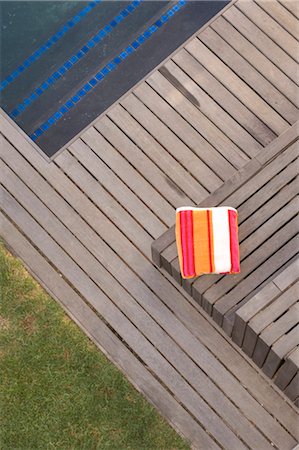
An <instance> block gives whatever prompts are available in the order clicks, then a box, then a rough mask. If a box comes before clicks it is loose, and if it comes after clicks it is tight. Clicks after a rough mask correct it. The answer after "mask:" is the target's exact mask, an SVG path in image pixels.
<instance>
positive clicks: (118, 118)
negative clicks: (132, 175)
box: [95, 95, 207, 205]
mask: <svg viewBox="0 0 299 450" xmlns="http://www.w3.org/2000/svg"><path fill="white" fill-rule="evenodd" d="M130 99H136V97H133V96H131V95H130V96H128V97H127V102H129V100H130ZM136 102H138V100H137V99H136ZM134 110H135V114H137V115H138V107H136V105H135V106H134ZM146 113H148V114H149V115H150V111H148V110H147V108H145V107H144V108H143V110H142V114H141V116H142V117H143V118H145V117H146ZM149 122H150V123H152V122H153V126H154V125H156V124H157V126H158V124H160V122H159V120H158V119H157V118H156V117H155V116H154V115H152V116H150V117H149ZM108 124H109V127H108ZM113 124H115V125H114V127H113ZM95 128H97V129H98V130H99V131H100V132H101V133H102V134H103V135H104V136H105V137H106V138H108V139H109V140H111V142H112V143H113V144H114V145H115V146H116V148H117V149H118V151H119V152H123V153H125V154H126V157H127V158H130V162H131V163H132V164H133V163H134V164H138V169H139V171H140V172H141V173H142V174H143V176H148V177H150V180H152V182H153V181H154V180H155V179H156V178H157V186H158V187H159V190H161V191H162V192H166V195H165V196H167V197H169V200H170V201H171V203H172V204H174V205H178V204H180V202H182V201H187V198H188V199H189V198H190V200H188V201H198V199H200V198H202V197H201V195H204V194H206V192H207V191H203V192H201V189H200V188H199V186H198V182H197V180H196V179H194V178H193V177H192V176H187V174H189V175H190V173H189V171H187V170H185V169H184V166H183V165H182V161H183V160H184V159H185V154H184V153H181V152H180V154H181V158H182V161H181V160H177V159H176V157H178V156H179V153H176V148H177V145H173V143H172V141H171V138H170V137H169V145H168V147H167V148H165V147H163V146H162V145H161V144H160V143H159V142H158V141H157V140H156V139H154V138H153V136H152V135H151V134H149V133H148V132H147V131H146V130H145V129H144V128H143V127H142V126H141V125H140V124H139V122H137V121H136V120H135V119H134V118H133V116H131V115H130V114H129V113H128V112H127V111H126V110H125V109H124V108H123V107H122V106H121V105H116V106H115V107H114V108H113V109H112V110H111V111H110V112H109V118H108V116H105V117H103V118H102V119H101V120H100V121H98V122H97V123H95ZM169 134H170V132H169ZM177 141H178V142H181V141H179V139H177ZM181 144H182V147H184V146H183V143H181ZM180 150H181V151H182V149H180ZM188 153H190V151H189V152H188ZM144 155H146V157H147V158H146V157H145V156H144ZM145 158H146V161H144V162H143V160H144V159H145ZM132 159H133V161H131V160H132ZM186 159H187V158H186ZM195 162H196V158H195V157H194V161H193V163H194V164H195ZM190 166H191V165H190ZM157 171H158V172H160V173H159V176H157V175H156V172H157Z"/></svg>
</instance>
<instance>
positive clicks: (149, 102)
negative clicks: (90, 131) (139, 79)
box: [111, 85, 222, 200]
mask: <svg viewBox="0 0 299 450" xmlns="http://www.w3.org/2000/svg"><path fill="white" fill-rule="evenodd" d="M135 92H136V91H135ZM140 99H141V100H140ZM142 102H143V103H144V104H143V103H142ZM122 105H123V106H124V108H126V110H127V111H128V112H129V113H130V114H131V115H132V116H133V117H134V118H135V119H136V120H137V119H138V121H139V122H140V125H141V126H142V127H143V128H144V129H146V130H147V131H148V132H149V133H150V134H151V135H152V136H153V137H154V138H155V139H156V140H157V141H158V142H159V143H160V144H161V145H162V146H163V147H164V148H165V149H167V150H168V151H169V152H172V154H173V156H174V158H175V159H176V160H177V161H179V162H180V164H182V165H183V166H184V167H185V168H186V169H187V170H188V171H189V172H190V173H191V174H192V175H193V176H194V178H195V179H196V180H197V192H198V194H197V198H198V197H199V196H200V197H199V198H200V200H202V199H203V198H205V197H206V196H207V194H208V193H209V192H210V191H211V190H213V189H214V188H215V187H216V186H219V185H221V183H222V180H221V179H220V178H219V177H218V176H217V175H216V174H215V173H214V172H213V170H211V169H210V167H209V166H208V165H207V161H206V159H205V158H206V157H205V156H204V154H203V151H202V148H203V147H205V146H207V148H208V149H212V147H211V146H210V144H208V143H207V141H206V140H204V139H203V138H202V136H200V135H199V134H198V133H196V132H195V130H194V129H193V128H191V127H190V126H189V125H188V124H186V122H185V121H184V120H183V119H182V118H181V117H180V116H179V115H178V114H177V113H176V112H175V111H174V110H173V109H172V108H170V106H169V105H167V103H165V102H164V101H163V100H162V99H160V97H159V96H158V95H157V94H156V93H155V92H154V91H152V90H151V88H150V87H149V86H147V85H144V86H142V92H141V91H140V90H138V98H137V97H136V96H133V95H132V96H129V97H127V98H126V99H125V100H124V101H123V102H122ZM151 108H152V110H153V111H155V109H158V110H159V111H160V113H161V115H162V117H163V122H162V120H161V119H160V118H158V117H156V116H155V115H154V113H153V111H152V110H151ZM156 112H157V111H156ZM111 117H112V119H115V116H111ZM164 122H165V123H164ZM174 123H175V124H176V127H174V126H173V124H174ZM171 128H173V130H172V129H171ZM186 128H187V131H188V134H187V133H186ZM132 134H133V139H138V136H139V133H137V134H136V133H134V132H133V133H132ZM183 138H185V139H186V143H185V142H184V139H183ZM188 145H189V147H188ZM140 146H141V145H140ZM195 150H196V151H195ZM161 154H162V152H161ZM160 166H161V167H162V168H164V167H165V164H164V161H163V160H162V161H161V162H160ZM174 167H175V165H174ZM164 170H165V169H164ZM204 174H208V176H207V177H206V178H207V179H206V178H205V177H204ZM173 178H174V179H176V177H175V176H173ZM208 179H210V181H208Z"/></svg>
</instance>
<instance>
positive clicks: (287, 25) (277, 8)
mask: <svg viewBox="0 0 299 450" xmlns="http://www.w3.org/2000/svg"><path fill="white" fill-rule="evenodd" d="M255 1H256V2H257V4H258V5H259V6H260V7H261V8H263V9H264V10H265V11H266V12H267V14H269V15H270V16H271V17H272V18H273V19H274V20H276V22H278V23H279V24H280V25H281V26H282V27H283V28H284V29H285V30H286V31H288V32H289V33H290V34H291V35H292V36H293V37H294V38H295V39H297V40H299V29H298V20H296V18H295V17H294V16H293V14H291V13H289V11H288V10H286V8H284V7H283V6H282V5H281V4H280V3H278V2H276V1H275V2H274V1H272V2H269V1H265V0H255Z"/></svg>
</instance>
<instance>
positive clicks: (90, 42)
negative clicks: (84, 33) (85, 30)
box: [86, 40, 94, 48]
mask: <svg viewBox="0 0 299 450" xmlns="http://www.w3.org/2000/svg"><path fill="white" fill-rule="evenodd" d="M86 45H87V46H88V47H89V48H93V47H94V42H93V41H92V40H90V41H88V42H87V44H86Z"/></svg>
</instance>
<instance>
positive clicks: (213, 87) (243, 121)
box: [172, 49, 275, 154]
mask: <svg viewBox="0 0 299 450" xmlns="http://www.w3.org/2000/svg"><path fill="white" fill-rule="evenodd" d="M172 59H173V61H174V62H175V63H176V64H177V65H179V66H180V67H181V68H182V70H184V71H185V72H186V73H188V75H189V76H190V77H191V78H192V79H193V80H194V81H195V82H196V83H197V84H198V86H200V87H201V88H202V89H203V90H204V91H205V92H206V93H207V94H208V95H209V96H210V97H211V98H213V99H214V100H215V101H216V102H217V103H218V104H219V105H221V107H222V108H223V109H224V110H225V111H227V112H228V113H229V114H230V115H231V116H232V117H233V118H234V119H235V121H236V122H238V123H239V124H240V125H241V126H242V127H243V128H244V129H245V130H247V132H248V133H249V134H250V135H251V136H252V137H253V138H254V140H255V141H258V142H259V143H260V144H262V145H266V144H268V143H269V142H271V141H272V140H273V139H274V137H275V134H274V133H273V132H272V131H271V130H270V129H269V128H268V127H267V126H266V125H265V124H264V123H263V122H262V121H261V120H260V119H258V118H257V117H256V116H255V115H254V114H253V113H252V112H251V111H250V110H249V109H248V108H246V106H245V105H244V104H243V103H242V102H240V100H238V99H237V98H236V97H235V96H234V95H233V94H232V93H231V92H230V91H229V90H228V89H227V88H226V87H225V86H223V84H221V83H220V82H219V81H218V80H217V79H216V78H215V77H214V76H213V75H211V74H210V72H209V71H208V70H207V69H206V68H205V67H204V66H203V65H202V64H201V63H200V62H199V60H198V59H196V58H195V57H194V56H193V55H191V54H190V53H189V52H188V51H187V49H182V50H181V51H180V52H178V53H177V54H176V55H175V56H174V57H173V58H172ZM255 148H256V143H254V145H253V150H252V151H253V152H254V149H255ZM245 149H246V151H247V154H249V153H248V149H247V145H245ZM255 153H256V151H255Z"/></svg>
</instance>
